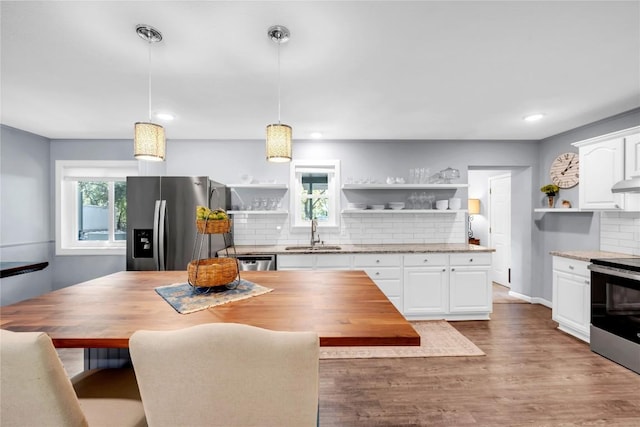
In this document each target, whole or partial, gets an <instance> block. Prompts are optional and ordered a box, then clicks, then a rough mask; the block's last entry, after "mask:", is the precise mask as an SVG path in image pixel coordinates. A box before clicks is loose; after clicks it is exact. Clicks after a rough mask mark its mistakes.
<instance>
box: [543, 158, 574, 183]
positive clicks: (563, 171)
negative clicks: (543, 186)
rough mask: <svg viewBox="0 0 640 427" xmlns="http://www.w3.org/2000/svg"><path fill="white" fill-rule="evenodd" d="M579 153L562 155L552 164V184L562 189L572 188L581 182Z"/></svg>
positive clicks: (550, 172) (550, 170)
mask: <svg viewBox="0 0 640 427" xmlns="http://www.w3.org/2000/svg"><path fill="white" fill-rule="evenodd" d="M579 166H580V164H579V160H578V153H563V154H560V155H559V156H558V157H556V158H555V159H554V160H553V163H551V168H550V169H549V176H550V177H551V182H553V183H554V184H555V185H557V186H558V187H560V188H571V187H574V186H576V185H577V184H578V182H579V181H580V173H579Z"/></svg>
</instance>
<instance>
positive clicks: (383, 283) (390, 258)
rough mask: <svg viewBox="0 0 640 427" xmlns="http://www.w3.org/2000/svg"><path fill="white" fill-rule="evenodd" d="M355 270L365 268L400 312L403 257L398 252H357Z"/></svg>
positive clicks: (401, 306) (354, 263)
mask: <svg viewBox="0 0 640 427" xmlns="http://www.w3.org/2000/svg"><path fill="white" fill-rule="evenodd" d="M353 268H354V270H364V271H365V272H366V273H367V275H368V276H369V277H370V278H371V280H373V282H374V283H375V284H376V285H378V288H380V290H381V291H382V292H383V293H384V294H385V295H386V296H387V298H389V301H391V302H392V303H393V305H395V306H396V308H397V309H398V311H399V312H400V313H403V312H404V311H403V304H402V257H401V256H400V255H396V254H356V255H354V256H353Z"/></svg>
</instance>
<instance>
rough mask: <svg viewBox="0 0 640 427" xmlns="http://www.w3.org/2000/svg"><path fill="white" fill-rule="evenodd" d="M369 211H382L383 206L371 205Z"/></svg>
mask: <svg viewBox="0 0 640 427" xmlns="http://www.w3.org/2000/svg"><path fill="white" fill-rule="evenodd" d="M371 209H373V210H374V211H381V210H383V209H384V205H371Z"/></svg>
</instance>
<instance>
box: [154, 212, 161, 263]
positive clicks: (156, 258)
mask: <svg viewBox="0 0 640 427" xmlns="http://www.w3.org/2000/svg"><path fill="white" fill-rule="evenodd" d="M159 225H160V200H156V205H155V206H154V208H153V265H154V267H155V270H160V263H159V254H160V251H159V250H158V249H159V247H158V242H159V241H160V240H159V239H158V237H159V233H160V230H159Z"/></svg>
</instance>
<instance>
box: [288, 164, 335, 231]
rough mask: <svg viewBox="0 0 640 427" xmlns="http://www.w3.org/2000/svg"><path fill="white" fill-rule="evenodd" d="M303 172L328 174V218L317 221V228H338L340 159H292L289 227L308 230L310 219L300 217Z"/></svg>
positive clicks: (294, 229)
mask: <svg viewBox="0 0 640 427" xmlns="http://www.w3.org/2000/svg"><path fill="white" fill-rule="evenodd" d="M305 172H313V173H323V172H326V173H327V174H328V183H327V198H328V204H329V210H328V220H327V221H319V222H318V228H322V229H324V230H331V229H339V228H340V200H341V197H340V182H341V181H340V160H293V161H292V162H291V164H290V167H289V183H290V186H289V187H290V188H291V189H292V194H291V197H290V198H289V199H290V209H289V218H290V227H291V230H292V231H302V230H305V231H306V230H308V229H309V227H311V220H303V219H302V218H301V213H302V210H301V204H300V198H301V197H302V190H303V185H302V174H303V173H305Z"/></svg>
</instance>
